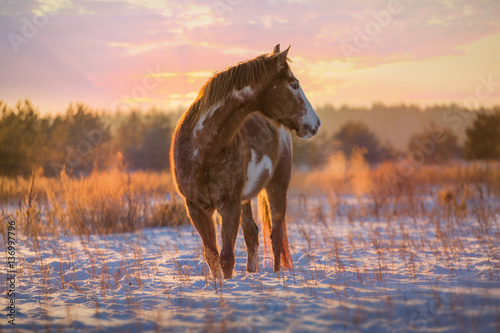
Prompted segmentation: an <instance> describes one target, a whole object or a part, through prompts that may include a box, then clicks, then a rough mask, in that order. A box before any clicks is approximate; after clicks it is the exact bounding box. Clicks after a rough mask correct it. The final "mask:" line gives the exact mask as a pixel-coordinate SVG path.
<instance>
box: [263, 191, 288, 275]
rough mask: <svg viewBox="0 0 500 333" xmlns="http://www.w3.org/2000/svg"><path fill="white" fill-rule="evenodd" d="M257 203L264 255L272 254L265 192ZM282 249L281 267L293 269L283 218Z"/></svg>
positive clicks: (268, 211)
mask: <svg viewBox="0 0 500 333" xmlns="http://www.w3.org/2000/svg"><path fill="white" fill-rule="evenodd" d="M258 201H259V220H260V221H261V224H262V238H263V243H264V254H265V255H267V253H273V251H272V242H271V230H272V219H271V207H270V206H269V200H268V198H267V192H266V190H262V191H261V192H260V194H259V197H258ZM281 244H282V247H281V265H282V266H284V267H286V268H288V269H293V263H292V256H291V255H290V249H289V247H288V232H287V228H286V218H285V217H284V218H283V234H282V243H281Z"/></svg>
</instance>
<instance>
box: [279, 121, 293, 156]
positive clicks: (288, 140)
mask: <svg viewBox="0 0 500 333" xmlns="http://www.w3.org/2000/svg"><path fill="white" fill-rule="evenodd" d="M291 147H292V136H291V134H290V131H289V130H288V129H287V128H286V127H285V126H284V125H280V148H281V151H284V150H286V151H290V149H291Z"/></svg>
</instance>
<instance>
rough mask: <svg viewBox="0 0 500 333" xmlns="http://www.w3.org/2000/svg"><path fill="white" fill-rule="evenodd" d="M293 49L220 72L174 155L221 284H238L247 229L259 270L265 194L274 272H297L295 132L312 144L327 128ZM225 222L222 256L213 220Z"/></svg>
mask: <svg viewBox="0 0 500 333" xmlns="http://www.w3.org/2000/svg"><path fill="white" fill-rule="evenodd" d="M289 49H290V47H289V48H288V49H287V50H285V51H283V52H280V50H279V44H278V45H276V46H275V47H274V50H273V52H272V53H270V54H264V55H261V56H258V57H256V58H254V59H252V60H248V61H245V62H241V63H239V64H237V65H236V66H233V67H230V68H228V69H227V70H225V71H223V72H219V73H216V74H215V75H214V76H213V77H212V78H210V79H209V80H208V81H207V82H206V83H205V85H204V86H203V87H202V88H201V90H200V92H199V94H198V97H197V98H196V100H195V101H194V102H193V104H192V105H191V106H190V107H189V109H188V110H187V111H186V112H185V113H184V115H183V116H182V118H181V119H180V121H179V123H178V124H177V127H176V129H175V132H174V135H173V139H172V146H171V151H170V159H171V168H172V175H173V178H174V181H175V183H176V188H177V191H178V192H179V193H180V194H181V195H182V196H183V197H184V199H185V202H186V207H187V211H188V214H189V217H190V219H191V222H192V223H193V225H194V227H195V228H196V230H197V231H198V233H199V234H200V237H201V239H202V241H203V247H204V252H205V259H206V261H207V263H208V266H209V267H210V270H211V271H212V275H213V277H214V278H216V279H222V274H221V272H223V273H224V278H226V279H228V278H231V277H232V274H233V269H234V262H235V261H234V247H235V242H236V236H237V234H238V229H239V226H240V221H241V226H242V229H243V236H244V239H245V244H246V247H247V253H248V257H247V271H249V272H255V271H256V270H257V269H258V247H259V238H258V227H257V224H256V223H255V220H254V218H253V215H252V207H251V199H252V198H253V197H255V196H257V195H258V194H259V193H260V195H259V203H260V206H261V207H260V208H261V212H262V211H264V212H265V213H266V214H265V217H267V218H266V219H265V220H267V221H263V227H264V236H266V233H267V235H269V228H272V229H271V235H270V237H271V243H272V249H273V253H274V271H276V272H277V271H279V270H280V268H281V260H282V261H283V266H285V267H287V268H291V267H292V262H291V258H290V252H289V249H288V240H287V234H286V222H285V213H286V197H287V189H288V183H289V181H290V173H291V168H292V144H291V136H290V130H294V131H295V132H296V134H297V135H298V136H299V137H301V138H310V137H312V136H313V135H315V134H316V133H317V132H318V129H319V126H320V124H321V122H320V120H319V118H318V116H317V115H316V113H315V112H314V110H313V108H312V107H311V104H310V103H309V101H308V100H307V98H306V96H305V95H304V92H303V91H302V88H301V87H300V84H299V81H298V80H297V79H296V78H295V76H294V75H293V73H292V71H291V70H290V67H289V66H288V63H287V54H288V50H289ZM215 210H217V211H218V213H219V214H220V216H221V219H222V223H221V236H222V251H221V253H220V257H219V251H218V249H217V240H216V230H215V225H214V221H213V219H212V215H213V213H214V211H215Z"/></svg>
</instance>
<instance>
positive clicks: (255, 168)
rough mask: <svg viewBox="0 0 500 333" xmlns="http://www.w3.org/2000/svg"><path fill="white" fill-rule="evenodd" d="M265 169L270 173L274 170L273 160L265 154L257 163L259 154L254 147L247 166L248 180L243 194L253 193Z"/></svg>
mask: <svg viewBox="0 0 500 333" xmlns="http://www.w3.org/2000/svg"><path fill="white" fill-rule="evenodd" d="M264 170H267V172H268V173H269V175H271V173H272V172H273V162H272V161H271V159H270V158H269V156H267V155H264V156H262V159H261V160H260V161H259V162H258V163H257V154H256V153H255V150H253V149H252V160H251V161H250V163H248V167H247V181H246V182H245V186H244V187H243V196H245V197H246V196H249V195H250V194H252V191H253V190H254V188H255V186H256V185H257V182H258V181H259V179H260V177H261V176H262V174H263V172H264Z"/></svg>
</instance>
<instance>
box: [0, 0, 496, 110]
mask: <svg viewBox="0 0 500 333" xmlns="http://www.w3.org/2000/svg"><path fill="white" fill-rule="evenodd" d="M0 34H1V39H0V59H1V62H0V100H3V101H4V102H6V103H7V104H9V105H13V104H15V103H16V102H17V101H19V100H22V99H25V98H29V99H31V101H32V102H33V104H34V105H36V106H38V107H39V108H40V111H42V112H63V111H64V110H65V109H66V108H67V106H68V105H69V103H70V102H84V103H85V104H87V105H89V106H91V107H94V108H99V109H107V110H113V109H116V108H120V109H123V110H126V109H129V108H131V107H142V108H145V107H149V106H153V105H154V106H158V107H160V108H164V109H176V108H178V107H182V108H184V107H186V106H187V105H189V104H190V103H191V102H192V101H193V100H194V98H195V97H196V95H197V92H198V90H199V89H200V88H201V86H202V85H203V83H204V82H205V81H206V80H207V78H208V77H209V76H210V75H212V73H213V72H214V71H220V70H224V69H225V68H226V67H228V66H232V65H234V64H236V63H237V62H239V61H242V60H246V59H250V58H254V57H255V56H257V55H260V54H262V53H268V52H271V50H272V48H273V47H274V45H275V44H277V43H280V44H281V46H282V47H288V45H291V46H292V47H291V49H290V53H289V57H290V58H291V60H292V61H293V62H292V63H291V67H292V70H293V71H294V74H295V76H297V78H298V79H299V80H300V81H301V84H302V87H303V89H304V91H305V93H306V95H307V96H308V98H309V100H310V101H311V103H312V104H313V106H321V105H324V104H326V103H331V104H333V105H335V106H340V105H341V104H344V103H345V104H350V105H360V106H368V105H371V104H372V103H373V102H384V103H387V104H395V103H407V104H409V103H416V104H419V105H422V106H426V105H430V104H434V103H450V102H455V103H459V104H464V103H465V105H466V106H471V107H474V106H477V105H484V106H492V105H500V2H499V1H498V0H493V1H452V0H448V1H437V0H421V1H417V0H413V1H410V0H400V1H398V0H382V1H373V0H371V1H362V0H353V1H340V0H328V1H327V0H313V1H307V0H274V1H251V0H191V1H181V0H146V1H139V0H114V1H112V0H105V1H99V0H94V1H86V0H39V1H35V0H2V1H1V5H0Z"/></svg>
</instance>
